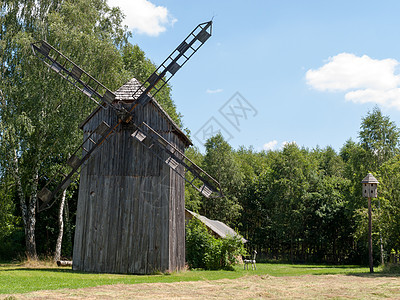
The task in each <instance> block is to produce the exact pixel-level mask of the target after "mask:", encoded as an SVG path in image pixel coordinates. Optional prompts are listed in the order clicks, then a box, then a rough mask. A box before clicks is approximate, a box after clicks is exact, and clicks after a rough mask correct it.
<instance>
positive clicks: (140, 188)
mask: <svg viewBox="0 0 400 300" xmlns="http://www.w3.org/2000/svg"><path fill="white" fill-rule="evenodd" d="M134 118H135V122H136V123H137V124H139V123H141V122H142V121H145V122H146V123H147V124H149V125H150V126H151V127H152V128H154V129H155V130H157V131H158V132H159V133H160V134H161V135H163V136H164V137H165V138H167V139H168V140H169V141H170V142H171V143H173V144H175V145H176V146H178V147H179V149H181V150H182V151H183V150H184V146H185V145H184V142H183V141H182V140H181V138H180V137H179V136H178V135H176V134H175V133H174V126H172V124H171V123H170V122H169V121H168V120H167V119H166V118H165V117H164V116H163V114H162V113H161V112H160V111H159V109H158V108H157V107H156V106H155V104H152V103H150V104H149V105H147V106H145V107H144V108H143V109H136V110H135V116H134ZM103 120H105V121H106V122H107V123H108V124H113V123H115V122H116V120H117V117H116V115H115V113H114V112H113V111H111V110H104V109H100V110H99V111H98V112H97V113H96V114H95V115H94V116H93V117H92V118H91V119H90V120H89V121H88V122H87V123H86V124H85V125H84V132H85V133H86V134H87V133H88V132H92V131H93V130H94V129H95V128H96V127H97V126H98V124H100V122H101V121H103ZM120 127H121V126H120ZM131 132H132V130H130V129H129V128H124V127H121V130H120V131H119V132H118V133H116V134H114V135H113V136H111V137H110V138H109V141H108V142H107V143H105V144H104V145H103V146H102V147H101V148H100V150H99V151H97V152H96V153H95V154H94V155H93V157H91V159H90V160H89V161H88V164H87V167H86V168H84V169H83V171H82V173H81V179H80V188H79V200H78V211H77V221H76V232H75V240H74V253H73V269H74V270H82V271H90V272H110V273H135V274H148V273H152V272H154V271H168V270H169V271H172V270H179V269H182V268H183V267H184V264H185V240H184V239H185V227H184V201H185V200H184V188H185V184H184V180H183V179H182V178H180V177H179V176H178V175H177V174H176V173H175V172H173V171H172V170H171V169H170V168H169V167H168V166H167V165H166V164H164V163H162V162H160V161H159V160H158V159H156V158H155V157H154V155H153V154H152V153H151V152H150V151H148V150H147V149H145V148H144V147H143V145H142V144H140V143H139V142H138V141H136V140H135V139H133V138H132V137H130V133H131ZM179 168H180V172H182V174H183V172H184V170H183V168H182V167H179Z"/></svg>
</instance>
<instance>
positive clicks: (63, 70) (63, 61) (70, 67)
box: [31, 41, 115, 107]
mask: <svg viewBox="0 0 400 300" xmlns="http://www.w3.org/2000/svg"><path fill="white" fill-rule="evenodd" d="M31 47H32V50H33V53H34V54H35V55H36V56H37V57H38V58H39V59H40V60H41V61H42V62H43V63H44V64H46V65H47V66H48V67H49V69H52V70H53V71H55V72H56V73H58V74H59V75H60V76H61V77H63V78H64V79H66V80H67V81H68V82H69V83H71V84H72V85H73V86H75V87H76V88H77V89H78V90H80V91H81V92H82V93H84V94H85V95H86V96H88V97H89V98H90V99H92V100H93V101H94V102H96V103H97V104H98V105H101V106H103V107H107V105H111V104H112V102H113V101H114V99H115V94H114V93H113V92H111V91H110V90H109V89H108V88H106V87H105V86H104V85H103V84H101V83H100V82H99V81H97V80H96V79H95V78H93V77H92V76H90V75H89V74H88V73H87V72H85V71H84V70H83V69H82V68H80V67H79V66H78V65H77V64H75V63H74V62H73V61H71V60H70V59H69V58H68V57H66V56H65V55H63V54H62V53H61V52H60V51H58V50H57V49H55V48H54V47H53V46H51V45H50V44H48V43H47V42H45V41H39V42H36V43H33V44H31Z"/></svg>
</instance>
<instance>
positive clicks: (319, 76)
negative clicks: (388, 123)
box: [109, 0, 400, 151]
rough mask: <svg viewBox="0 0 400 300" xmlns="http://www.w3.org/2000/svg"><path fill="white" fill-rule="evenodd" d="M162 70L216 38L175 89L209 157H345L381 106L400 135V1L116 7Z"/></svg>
mask: <svg viewBox="0 0 400 300" xmlns="http://www.w3.org/2000/svg"><path fill="white" fill-rule="evenodd" d="M109 3H110V4H111V5H112V6H116V5H118V6H120V7H121V8H122V10H123V11H124V13H125V14H126V24H127V26H128V27H129V28H130V29H131V30H132V32H133V38H132V40H131V42H132V43H136V44H138V45H139V46H140V47H141V48H142V49H143V50H144V51H145V53H146V55H147V57H148V58H150V59H151V60H152V61H153V62H154V63H155V64H160V63H161V62H162V61H163V60H164V59H165V58H166V57H167V56H168V55H169V54H170V53H171V52H172V51H173V50H174V49H175V48H176V47H177V46H178V45H179V43H180V42H181V41H182V40H183V39H184V38H185V37H186V35H187V34H188V33H189V32H190V31H191V30H192V29H193V28H194V27H195V26H196V25H197V24H199V23H201V22H205V21H208V20H210V19H211V18H214V19H213V20H214V23H213V36H212V37H211V38H210V39H209V40H208V41H207V42H206V43H205V45H204V46H203V47H202V48H201V49H200V50H199V52H198V53H196V54H195V55H194V56H193V57H192V58H191V60H190V61H189V62H188V63H187V64H186V65H185V66H184V67H183V68H182V69H181V70H180V71H179V72H178V73H177V74H176V75H175V76H174V77H173V78H172V79H171V82H170V83H171V85H172V87H173V90H172V97H173V99H174V101H175V103H176V105H177V108H178V111H179V112H180V113H182V114H183V122H184V125H185V127H187V128H189V129H190V131H191V138H192V140H193V142H194V144H195V145H196V146H198V147H199V149H200V150H202V151H203V150H204V148H203V146H202V143H203V141H204V138H206V137H207V134H210V133H212V132H215V131H217V130H218V129H221V131H222V134H223V135H224V136H225V138H226V139H227V140H228V141H229V143H230V144H231V145H232V146H233V147H234V148H238V147H239V146H241V145H244V146H246V147H249V146H253V147H254V149H256V150H262V149H265V150H268V149H279V148H281V147H282V145H283V144H284V143H286V142H296V143H297V144H298V145H299V146H305V147H308V148H315V147H317V146H319V147H321V148H325V147H326V146H332V147H333V148H334V149H336V150H337V151H339V150H340V148H341V147H342V146H343V144H344V143H345V142H346V140H348V139H349V138H352V139H353V140H354V141H356V140H357V136H358V131H359V127H360V123H361V118H362V117H363V116H365V115H366V114H367V113H368V111H371V110H372V109H373V108H374V106H375V105H377V106H378V107H379V108H380V109H381V110H382V112H383V113H384V114H385V115H388V116H389V117H390V119H391V120H393V121H395V122H396V124H397V125H400V123H399V118H400V76H399V72H398V69H399V61H400V18H399V12H400V1H385V0H382V1H368V0H364V1H351V0H347V1H340V0H337V1H311V0H310V1H306V0H304V1H295V0H292V1H289V0H287V1H285V0H283V1H282V0H281V1H277V0H276V1H261V0H259V1H250V0H249V1H235V0H233V1H232V0H230V1H228V0H219V1H209V0H202V1H183V0H179V1H157V0H150V1H148V0H131V1H123V0H109Z"/></svg>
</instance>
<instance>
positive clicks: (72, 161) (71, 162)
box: [38, 122, 121, 212]
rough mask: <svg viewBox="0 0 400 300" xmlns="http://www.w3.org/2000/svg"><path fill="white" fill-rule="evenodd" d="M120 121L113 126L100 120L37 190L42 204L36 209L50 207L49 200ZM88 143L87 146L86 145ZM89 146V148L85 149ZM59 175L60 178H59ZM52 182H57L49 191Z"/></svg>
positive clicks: (63, 186) (41, 209) (62, 188)
mask: <svg viewBox="0 0 400 300" xmlns="http://www.w3.org/2000/svg"><path fill="white" fill-rule="evenodd" d="M120 124H121V122H118V123H117V124H115V125H114V126H113V127H110V126H109V125H108V124H107V123H105V122H102V123H100V125H99V126H98V127H97V128H96V129H95V130H94V131H93V132H92V133H91V134H90V135H89V136H88V137H87V138H86V139H85V140H84V141H83V143H82V144H81V145H80V146H79V147H78V148H77V149H76V150H75V151H74V153H73V154H72V155H71V157H70V158H69V159H68V160H67V161H66V163H65V165H62V166H61V167H60V168H59V169H58V170H57V171H56V174H55V175H54V176H53V177H52V178H51V179H50V180H49V181H48V182H47V184H46V186H45V187H44V188H43V189H42V190H41V191H40V192H39V194H38V198H39V199H40V200H41V201H42V202H43V203H42V205H40V206H39V207H38V211H39V212H40V211H43V210H45V209H47V208H50V207H51V205H49V203H50V201H51V200H52V199H54V198H55V197H56V196H57V195H58V193H59V192H61V191H63V190H65V189H66V188H67V187H68V186H69V185H70V184H71V182H73V180H74V178H75V177H76V176H77V175H78V174H79V172H80V170H81V168H82V167H83V165H84V163H85V162H86V161H87V160H88V159H89V158H90V156H91V155H92V154H93V153H94V152H95V151H96V150H97V149H98V148H99V147H100V146H101V145H102V144H103V143H104V142H105V141H106V140H107V137H108V136H110V134H112V133H113V132H115V130H116V129H117V128H118V126H119V125H120ZM94 134H97V135H98V136H99V137H98V138H95V136H94ZM88 144H89V145H90V147H88V146H87V145H88ZM87 148H90V149H87ZM67 166H68V167H69V168H70V172H69V173H68V174H64V173H63V172H62V170H64V169H65V168H66V167H67ZM60 177H61V179H60ZM53 183H56V184H57V183H58V184H57V185H56V187H55V188H54V189H53V191H50V190H49V189H48V187H50V185H52V184H53Z"/></svg>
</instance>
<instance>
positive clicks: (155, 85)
mask: <svg viewBox="0 0 400 300" xmlns="http://www.w3.org/2000/svg"><path fill="white" fill-rule="evenodd" d="M211 33H212V21H209V22H205V23H201V24H199V25H198V26H196V28H195V29H193V30H192V32H191V33H190V34H189V35H188V36H187V37H186V38H185V39H184V41H183V42H182V43H181V44H180V45H179V46H178V47H177V48H176V49H175V50H174V51H173V52H172V53H171V54H170V55H169V56H168V57H167V58H166V59H165V61H164V62H163V63H162V64H161V65H160V66H159V67H158V68H157V70H156V71H155V72H154V73H153V74H151V75H150V76H149V78H148V79H147V80H146V81H145V82H144V83H143V84H142V85H141V86H140V87H139V88H138V89H137V90H136V91H135V92H134V94H133V95H132V98H133V99H135V100H136V103H135V104H134V105H133V106H132V107H131V108H130V109H129V111H128V110H127V109H125V108H124V107H123V106H122V107H121V106H117V105H115V102H114V101H115V99H116V95H115V94H114V93H113V92H111V91H110V90H109V89H108V88H106V87H105V86H104V85H103V84H101V83H100V82H99V81H97V80H96V79H95V78H93V77H92V76H90V75H89V74H88V73H87V72H85V71H84V70H83V69H82V68H80V67H79V66H78V65H77V64H75V63H74V62H73V61H71V60H70V59H69V58H68V57H66V56H65V55H63V54H62V53H61V52H60V51H58V50H57V49H55V48H54V47H53V46H51V45H50V44H48V43H47V42H45V41H39V42H36V43H33V44H32V45H31V47H32V50H33V53H34V54H35V55H36V56H37V57H38V58H39V59H40V60H41V61H42V62H43V63H44V64H46V65H47V66H48V67H49V68H50V69H52V70H53V71H55V72H56V73H58V74H59V75H60V76H61V77H63V78H64V79H66V80H67V81H68V82H70V83H71V84H72V85H74V86H75V87H76V88H77V89H78V90H80V91H81V92H82V93H84V94H85V95H86V96H88V97H89V98H90V99H92V100H93V101H95V102H96V103H97V104H98V105H100V106H101V107H103V108H108V107H111V108H112V109H113V110H114V111H115V112H116V113H117V114H118V118H119V120H118V122H117V123H116V124H114V125H113V126H109V125H107V126H106V128H104V124H100V125H99V127H102V128H103V129H102V130H100V129H99V131H102V133H101V134H100V137H99V138H98V139H97V140H96V141H95V140H94V139H93V137H92V134H91V135H90V136H89V137H88V138H87V139H85V141H84V142H83V143H82V144H81V146H79V147H78V148H77V149H76V151H75V152H74V153H73V155H72V156H71V157H70V158H69V159H68V161H67V162H66V165H68V166H69V167H70V169H71V170H70V171H69V172H68V173H67V174H64V173H63V172H62V170H64V169H65V166H63V167H61V168H60V170H59V171H57V172H56V175H55V176H54V177H53V178H51V179H50V180H49V181H48V182H47V184H46V186H45V187H44V188H43V189H42V190H41V191H40V192H39V193H38V198H39V199H40V200H41V201H42V202H43V203H42V204H41V205H40V206H39V208H38V209H39V211H41V210H43V209H46V208H48V207H50V206H51V204H50V202H51V200H52V199H54V198H55V196H56V195H57V194H58V193H59V192H60V191H62V190H64V189H66V188H67V187H68V185H69V184H70V183H71V182H72V180H73V179H74V178H75V176H76V175H77V174H78V173H79V171H80V169H81V168H82V167H83V165H84V163H85V162H86V161H87V160H88V159H89V157H90V156H91V155H92V154H93V153H94V152H95V151H96V149H98V148H99V147H100V146H101V145H102V144H103V143H104V141H106V140H107V137H109V136H110V135H111V134H113V133H114V132H116V129H117V128H118V127H119V125H121V123H129V124H131V125H132V127H133V128H134V131H133V133H132V136H133V137H135V138H136V139H137V140H138V141H140V142H142V143H143V144H144V145H145V146H146V143H151V145H152V146H150V147H147V148H148V149H149V150H150V151H151V152H153V153H154V154H156V155H155V156H156V157H157V158H159V159H162V160H163V161H164V162H165V163H166V164H168V166H169V167H170V168H171V169H172V170H174V171H176V172H177V173H178V174H179V175H180V176H181V177H183V178H184V179H185V180H186V181H187V182H189V183H190V184H191V185H192V186H193V187H194V188H195V189H196V190H198V191H199V192H201V193H202V194H203V195H204V196H206V197H211V196H212V197H214V196H215V195H219V196H221V195H222V194H221V189H220V187H219V183H218V182H217V181H216V180H215V179H213V178H212V177H211V176H210V175H208V174H207V173H206V172H205V171H203V170H202V169H201V168H200V167H198V166H197V165H195V164H194V163H193V162H192V161H190V160H189V159H188V158H187V157H186V156H185V155H184V154H183V153H182V152H180V151H179V150H178V149H176V148H175V147H174V146H173V145H171V144H170V143H168V141H166V140H165V139H164V138H163V137H161V136H160V135H159V134H158V133H157V132H156V131H155V130H153V129H152V128H151V127H150V126H148V125H147V124H146V123H143V124H142V125H141V127H140V128H139V127H138V126H137V125H136V124H134V122H133V121H132V119H133V118H132V111H133V110H134V109H135V108H136V107H137V106H138V105H142V106H143V105H146V104H147V103H149V101H150V100H151V99H152V97H154V96H155V95H156V94H157V93H158V92H159V91H160V90H161V89H162V88H163V87H164V86H165V85H166V84H167V83H168V81H169V80H170V79H171V78H172V77H173V76H174V75H175V73H176V72H177V71H178V70H179V69H180V68H181V67H182V66H183V65H184V64H185V63H186V62H187V61H188V60H189V59H190V58H191V57H192V56H193V54H194V53H196V52H197V51H198V50H199V49H200V47H201V46H202V45H203V44H204V43H205V42H206V41H207V40H208V38H209V37H210V36H211ZM96 131H97V130H96ZM97 133H98V132H97ZM85 145H90V147H87V148H86V146H85ZM153 146H154V147H157V148H159V149H160V150H161V152H163V153H166V155H167V156H168V157H167V159H166V160H165V159H164V158H161V157H160V156H159V154H157V152H156V151H154V150H155V148H152V147H153ZM87 149H90V150H87ZM80 151H81V153H82V155H79V152H80ZM178 166H183V167H184V169H185V170H186V171H187V172H190V173H191V174H192V175H193V177H194V179H193V180H191V181H189V180H187V179H186V178H185V177H184V175H181V173H179V172H178V171H177V170H176V169H177V167H178ZM54 182H60V183H59V184H58V185H56V187H55V188H54V189H53V191H50V189H49V188H50V187H51V186H52V185H53V184H54ZM197 182H201V186H199V185H198V184H196V183H197Z"/></svg>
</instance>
